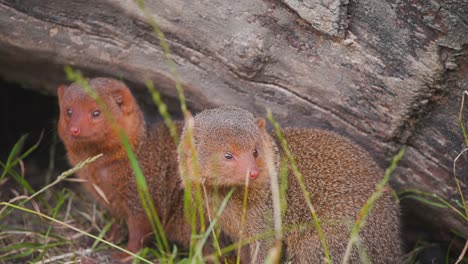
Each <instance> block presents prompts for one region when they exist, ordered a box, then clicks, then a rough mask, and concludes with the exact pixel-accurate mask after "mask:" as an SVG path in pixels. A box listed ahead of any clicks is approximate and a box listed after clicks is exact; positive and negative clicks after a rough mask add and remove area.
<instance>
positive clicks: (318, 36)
mask: <svg viewBox="0 0 468 264" xmlns="http://www.w3.org/2000/svg"><path fill="white" fill-rule="evenodd" d="M147 8H148V10H149V11H150V13H151V14H152V15H153V18H154V19H155V21H156V22H157V23H158V24H159V26H160V27H161V28H162V30H163V31H164V33H165V36H166V39H167V41H168V42H169V44H170V46H171V51H172V58H173V59H174V60H175V63H176V67H177V72H178V76H179V77H180V80H181V82H182V84H183V87H184V89H185V94H186V97H187V100H188V103H189V106H190V107H191V108H192V109H195V110H200V109H204V108H207V107H213V106H217V105H226V104H232V105H237V106H240V107H243V108H246V109H248V110H250V111H252V112H254V113H255V114H257V115H264V114H265V112H266V110H265V109H266V108H267V107H268V108H270V109H271V110H272V112H273V114H274V116H275V117H276V118H277V119H278V120H279V121H280V122H281V124H282V125H283V126H289V125H295V126H306V127H323V128H328V129H332V130H335V131H338V132H339V133H342V134H345V135H347V136H349V137H351V138H352V139H354V140H355V141H356V142H357V143H359V144H360V145H362V146H364V147H365V148H366V149H367V150H369V151H370V152H371V153H373V155H374V156H375V159H376V160H377V161H378V162H379V164H380V165H381V166H382V167H386V166H387V165H388V164H389V161H390V159H391V157H392V155H393V154H395V153H396V152H397V150H398V149H399V148H400V147H401V146H402V145H407V146H408V148H407V152H406V155H405V158H404V160H403V161H402V162H401V163H400V164H399V166H398V169H397V172H396V173H395V175H394V176H393V178H392V180H391V184H392V186H393V187H394V188H395V189H396V190H397V191H399V192H401V191H403V190H405V189H408V188H416V189H419V190H423V191H426V192H431V193H435V194H438V195H440V196H441V197H443V198H444V199H446V200H448V201H450V202H451V203H454V204H455V200H456V201H460V193H459V192H458V191H457V188H456V185H455V181H454V174H453V166H454V164H453V162H454V159H455V157H456V156H457V155H458V154H459V153H460V152H461V151H462V150H463V149H464V147H465V145H464V139H463V135H462V132H461V129H460V125H459V123H458V114H459V107H460V101H461V98H462V96H461V94H462V91H463V90H468V77H467V76H468V2H467V1H450V0H432V1H427V0H414V1H398V0H394V1H392V0H379V1H375V0H359V1H356V0H353V1H349V2H348V1H346V0H329V1H324V0H322V1H318V0H307V1H306V0H304V1H300V0H284V1H272V0H237V1H221V0H212V1H185V0H160V1H148V3H147ZM64 65H71V66H73V67H75V68H79V69H82V70H83V71H84V72H85V73H86V74H88V76H116V77H121V78H123V79H125V80H127V81H128V82H129V83H130V84H132V88H134V90H135V91H136V92H141V91H143V87H144V85H143V84H144V81H145V80H153V81H154V82H155V83H156V85H157V87H158V88H159V89H160V91H161V92H162V93H163V94H164V95H166V96H168V97H172V98H175V97H176V90H175V88H174V77H173V76H172V74H171V73H170V70H169V68H168V63H167V60H166V58H165V55H164V53H163V51H162V48H161V46H160V45H159V40H158V39H157V38H156V37H155V36H154V34H153V32H152V28H151V26H150V25H149V24H148V23H147V20H146V19H145V16H144V14H143V12H142V11H141V10H140V9H139V8H138V7H137V5H136V4H135V3H134V2H133V1H131V0H126V1H111V0H103V1H86V0H70V1H63V0H43V1H33V0H29V1H8V0H0V76H1V78H3V79H4V80H7V81H12V82H17V83H20V84H22V85H23V86H24V87H27V88H31V89H42V90H43V91H44V90H45V91H47V92H49V93H55V89H56V87H57V85H58V84H59V83H63V82H66V79H65V75H64V71H63V66H64ZM463 114H464V117H463V122H464V124H465V125H466V121H467V120H468V116H467V115H468V110H464V111H463ZM456 171H457V175H456V176H457V177H458V179H460V180H461V182H462V184H461V188H462V191H463V194H464V195H465V199H468V194H467V193H468V191H467V183H468V175H467V171H468V165H467V157H466V155H463V156H461V157H460V159H459V160H458V162H457V164H456ZM404 205H405V208H406V210H407V211H408V212H410V213H408V214H411V215H413V214H414V215H416V216H418V217H419V218H420V219H423V220H424V221H421V222H427V223H430V224H434V225H437V226H438V227H440V228H442V230H445V234H446V235H447V234H449V233H450V231H449V230H452V231H455V232H457V233H459V234H462V235H464V236H465V237H468V225H467V222H466V221H465V220H463V219H462V218H461V217H460V216H458V215H456V214H455V213H454V212H453V211H452V210H450V209H441V208H437V207H432V206H423V205H422V204H421V203H418V202H416V201H414V200H405V202H404ZM405 208H404V209H405ZM432 219H435V220H432Z"/></svg>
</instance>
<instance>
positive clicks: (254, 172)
mask: <svg viewBox="0 0 468 264" xmlns="http://www.w3.org/2000/svg"><path fill="white" fill-rule="evenodd" d="M259 174H260V172H259V171H258V169H257V168H254V169H251V170H250V179H252V180H253V179H255V178H257V177H258V175H259Z"/></svg>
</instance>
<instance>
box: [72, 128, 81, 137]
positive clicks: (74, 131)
mask: <svg viewBox="0 0 468 264" xmlns="http://www.w3.org/2000/svg"><path fill="white" fill-rule="evenodd" d="M70 133H71V134H72V135H73V136H78V135H79V134H80V128H79V127H71V128H70Z"/></svg>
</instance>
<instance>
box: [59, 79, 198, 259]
mask: <svg viewBox="0 0 468 264" xmlns="http://www.w3.org/2000/svg"><path fill="white" fill-rule="evenodd" d="M89 85H90V87H91V88H92V89H93V90H94V91H95V92H97V94H98V95H99V97H100V98H101V99H102V100H103V102H104V104H105V105H106V107H107V109H108V110H109V112H110V113H111V115H112V116H113V117H114V119H115V122H116V123H117V125H118V126H120V127H121V128H122V129H123V131H124V132H125V133H126V135H127V137H128V138H129V141H130V144H131V146H132V149H133V150H134V152H135V154H136V155H137V159H138V161H139V164H140V167H141V168H142V171H143V174H144V175H145V178H146V181H147V184H148V189H149V190H150V194H151V197H152V199H153V202H154V204H155V207H156V211H157V213H158V215H159V217H160V218H161V222H162V225H163V227H164V229H165V231H166V236H167V238H168V240H169V241H171V242H174V243H177V244H179V245H180V246H181V247H188V246H189V244H190V232H191V231H190V226H189V225H188V224H187V223H186V222H185V218H184V215H183V195H184V192H183V189H182V187H181V186H180V180H179V179H178V178H179V177H178V168H177V161H176V159H177V153H176V149H177V147H176V144H175V142H174V141H173V140H172V138H171V136H170V134H169V130H168V129H167V128H166V126H165V125H164V124H162V123H155V124H151V125H147V124H146V122H145V120H144V117H143V114H142V112H141V110H140V108H139V107H138V105H137V102H136V101H135V99H134V97H133V96H132V94H131V92H130V90H129V89H128V88H127V87H126V85H125V84H124V83H122V82H120V81H117V80H114V79H110V78H95V79H91V80H90V81H89ZM57 93H58V101H59V107H60V117H59V121H58V133H59V135H60V138H61V139H62V141H63V143H64V145H65V148H66V150H67V156H68V160H69V162H70V164H71V165H72V166H74V165H76V164H77V163H78V162H80V161H83V160H85V159H86V158H89V157H92V156H95V155H97V154H99V153H102V154H103V156H102V157H101V158H99V159H98V160H97V161H95V162H93V163H91V164H89V165H87V166H85V167H84V168H82V169H80V170H79V171H78V172H77V175H78V177H79V178H81V179H84V180H86V182H84V186H85V188H86V190H87V191H88V192H90V193H91V194H92V195H93V196H94V197H95V198H96V199H97V200H98V201H99V203H100V204H102V205H103V206H104V207H106V208H107V209H108V210H109V211H110V214H111V215H112V216H113V217H114V218H116V219H117V220H123V221H125V222H126V223H127V226H128V230H129V238H128V246H127V249H128V250H129V251H132V252H136V251H138V250H140V249H141V248H142V247H143V245H144V242H145V240H146V238H148V237H149V234H150V233H151V231H152V228H151V225H150V222H149V220H148V218H147V217H146V214H145V212H144V210H143V208H142V206H141V202H140V199H139V196H138V192H137V189H136V183H135V179H134V173H133V171H132V169H131V167H130V164H129V160H128V158H127V154H126V152H125V150H124V148H123V145H122V143H121V140H120V137H119V136H118V134H117V132H116V131H115V130H114V129H113V127H112V124H111V121H110V120H108V119H107V118H106V117H105V115H104V112H103V111H102V109H101V108H100V107H99V105H98V104H97V103H96V102H95V101H94V100H93V99H92V98H91V97H90V96H88V95H87V94H86V92H85V91H84V89H83V88H82V87H80V86H79V85H78V84H71V85H70V86H60V87H59V88H58V92H57ZM177 126H178V129H179V130H181V128H182V124H180V123H177ZM98 190H100V191H98ZM101 191H102V193H103V195H101V194H100V192H101ZM103 196H104V197H105V198H104V197H103ZM116 230H117V231H115V230H114V232H113V233H115V232H118V229H116ZM113 235H114V236H115V235H117V236H118V234H113ZM114 240H115V237H114ZM115 255H116V256H117V257H122V258H123V257H125V254H115Z"/></svg>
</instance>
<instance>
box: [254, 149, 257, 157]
mask: <svg viewBox="0 0 468 264" xmlns="http://www.w3.org/2000/svg"><path fill="white" fill-rule="evenodd" d="M253 156H254V158H256V157H258V150H257V149H254V151H253Z"/></svg>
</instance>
